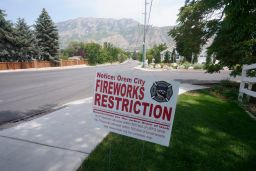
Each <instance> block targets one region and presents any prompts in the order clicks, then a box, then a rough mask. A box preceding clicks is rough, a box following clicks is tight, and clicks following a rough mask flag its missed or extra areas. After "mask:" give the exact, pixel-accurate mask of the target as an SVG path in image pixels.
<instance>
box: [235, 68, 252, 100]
mask: <svg viewBox="0 0 256 171" xmlns="http://www.w3.org/2000/svg"><path fill="white" fill-rule="evenodd" d="M252 69H256V64H252V65H244V66H243V70H242V77H241V83H240V89H239V97H238V100H239V101H242V99H243V96H244V94H246V95H248V96H252V97H256V92H255V91H252V90H251V89H252V85H253V84H256V77H247V71H248V70H252ZM245 84H248V87H247V88H245Z"/></svg>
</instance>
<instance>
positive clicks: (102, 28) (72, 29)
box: [56, 18, 175, 50]
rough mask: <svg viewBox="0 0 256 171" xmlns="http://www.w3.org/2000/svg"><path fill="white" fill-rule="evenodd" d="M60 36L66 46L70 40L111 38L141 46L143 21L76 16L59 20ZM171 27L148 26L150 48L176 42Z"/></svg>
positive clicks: (123, 45) (128, 45)
mask: <svg viewBox="0 0 256 171" xmlns="http://www.w3.org/2000/svg"><path fill="white" fill-rule="evenodd" d="M56 25H57V28H58V30H59V36H60V47H61V48H65V47H67V45H68V43H69V42H71V41H82V42H97V43H100V44H102V43H104V42H110V43H112V44H114V45H115V46H117V47H120V48H123V49H127V50H134V49H141V46H142V38H143V25H141V24H140V23H139V22H137V21H135V20H133V19H108V18H76V19H71V20H67V21H63V22H59V23H56ZM170 28H171V27H149V29H148V34H147V48H150V47H152V46H153V45H154V44H160V43H166V44H167V45H168V46H173V45H174V44H175V43H174V41H173V39H172V38H171V37H169V36H168V34H167V32H168V31H169V30H170Z"/></svg>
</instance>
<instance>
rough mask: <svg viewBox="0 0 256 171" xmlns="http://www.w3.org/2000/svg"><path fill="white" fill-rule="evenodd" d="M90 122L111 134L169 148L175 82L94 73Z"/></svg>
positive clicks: (130, 75)
mask: <svg viewBox="0 0 256 171" xmlns="http://www.w3.org/2000/svg"><path fill="white" fill-rule="evenodd" d="M94 91H95V93H94V98H93V119H94V121H95V123H96V124H97V126H99V127H103V128H105V129H107V130H109V131H111V132H115V133H117V134H121V135H126V136H129V137H133V138H137V139H140V140H145V141H149V142H153V143H157V144H161V145H164V146H169V141H170V136H171V131H172V125H173V119H174V115H175V108H176V102H177V95H178V91H179V83H177V82H175V81H168V80H158V79H157V78H155V77H153V76H135V75H134V74H117V73H113V72H109V71H98V72H96V79H95V85H94Z"/></svg>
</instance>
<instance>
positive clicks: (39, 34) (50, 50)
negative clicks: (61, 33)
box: [35, 8, 59, 60]
mask: <svg viewBox="0 0 256 171" xmlns="http://www.w3.org/2000/svg"><path fill="white" fill-rule="evenodd" d="M35 31H36V38H37V40H38V46H39V47H40V49H41V51H42V59H43V60H50V59H56V58H57V57H58V50H59V40H58V39H59V37H58V30H57V27H56V26H55V25H54V23H53V21H52V19H51V18H50V16H49V14H48V13H47V11H46V10H45V9H44V8H43V10H42V12H41V14H40V15H39V17H38V19H37V21H36V25H35Z"/></svg>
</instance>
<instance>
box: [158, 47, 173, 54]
mask: <svg viewBox="0 0 256 171" xmlns="http://www.w3.org/2000/svg"><path fill="white" fill-rule="evenodd" d="M173 49H175V48H174V47H169V48H167V49H165V50H163V51H162V52H160V54H164V53H165V52H167V51H169V52H171V53H172V51H173Z"/></svg>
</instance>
